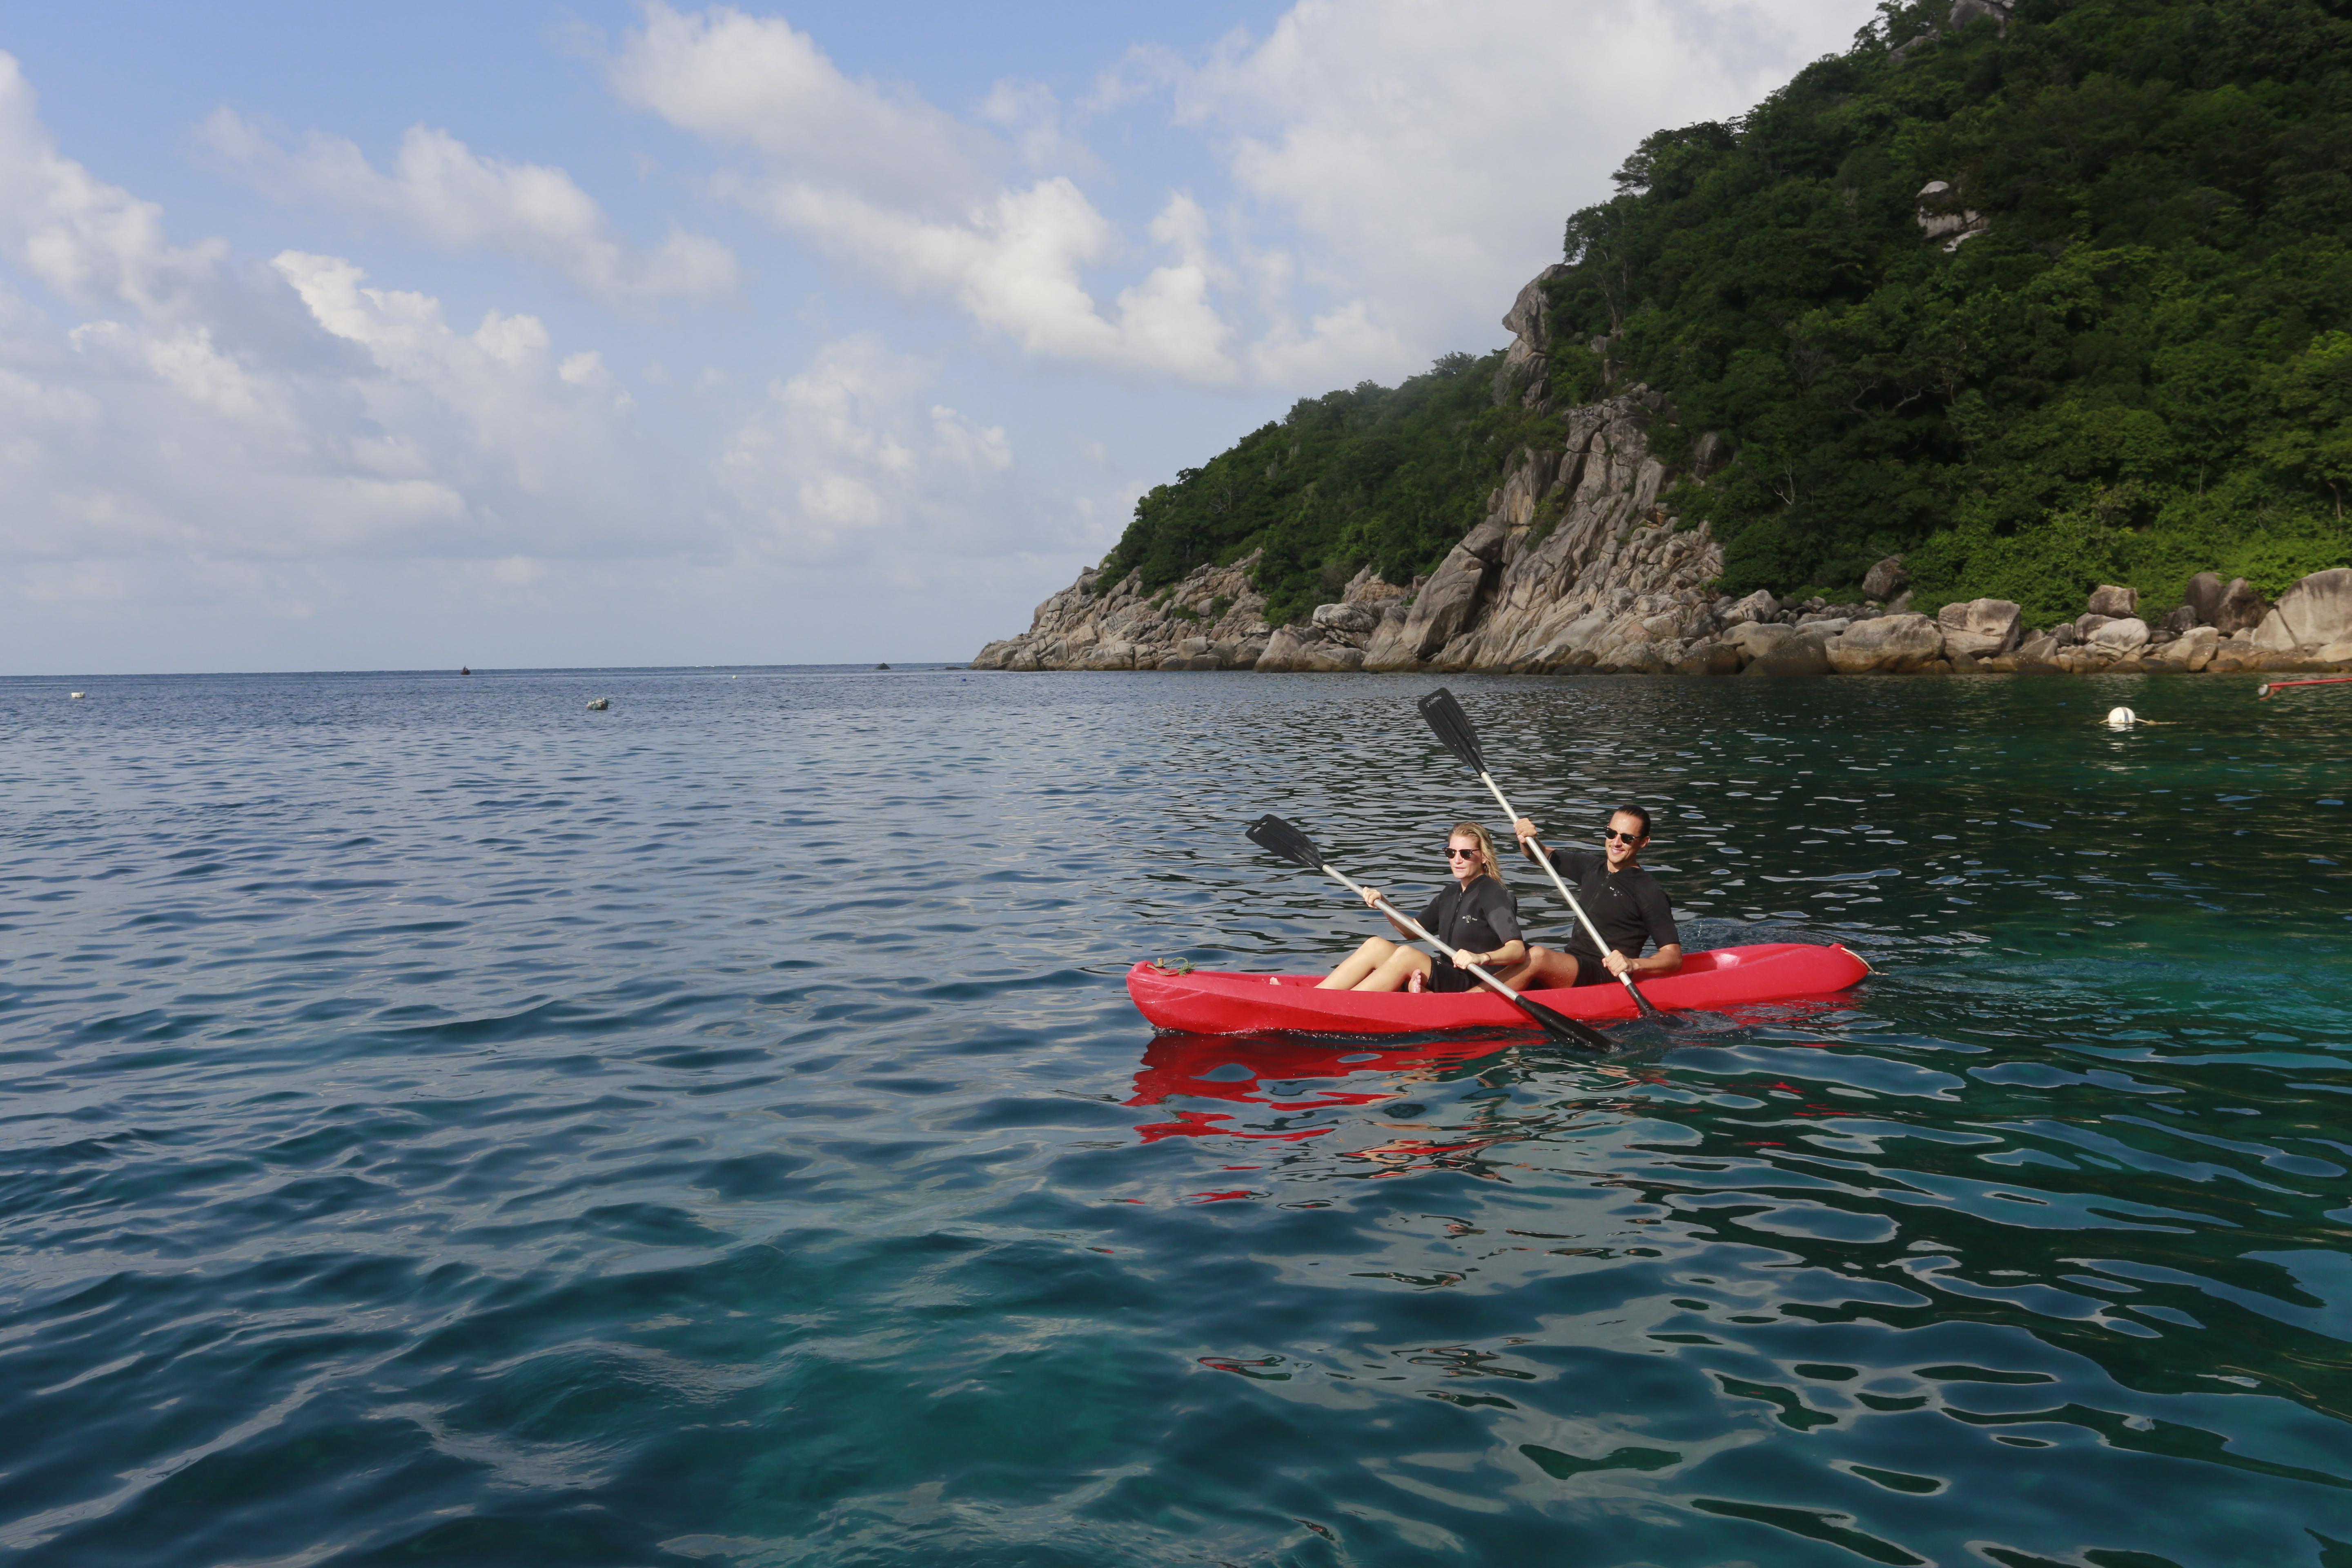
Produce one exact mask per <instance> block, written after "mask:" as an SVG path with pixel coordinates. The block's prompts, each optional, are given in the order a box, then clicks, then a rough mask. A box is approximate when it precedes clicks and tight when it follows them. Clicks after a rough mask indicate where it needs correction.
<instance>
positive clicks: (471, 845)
mask: <svg viewBox="0 0 2352 1568" xmlns="http://www.w3.org/2000/svg"><path fill="white" fill-rule="evenodd" d="M730 673H732V674H734V675H736V676H738V677H739V678H736V679H730ZM77 684H79V685H80V686H81V687H82V688H83V689H86V690H87V691H88V692H89V698H88V700H84V701H79V702H75V701H70V700H68V697H67V686H66V685H65V684H63V683H58V682H47V681H32V680H16V681H6V682H0V741H5V743H0V929H5V947H0V1089H5V1101H0V1114H5V1130H4V1131H0V1408H5V1410H6V1411H7V1413H8V1419H7V1421H6V1423H5V1426H0V1554H5V1555H6V1558H7V1560H8V1561H10V1562H12V1563H26V1564H74V1565H76V1568H87V1565H98V1564H114V1563H121V1564H134V1563H135V1564H142V1565H148V1564H196V1563H204V1564H214V1563H251V1564H263V1563H270V1564H277V1563H303V1564H309V1563H336V1564H356V1563H482V1564H493V1563H495V1564H515V1563H532V1564H575V1563H576V1564H606V1563H611V1564H696V1563H702V1564H779V1565H781V1564H819V1563H823V1564H835V1563H841V1564H848V1563H857V1564H887V1563H908V1564H914V1563H922V1564H1000V1563H1001V1564H1082V1563H1084V1564H1093V1563H1267V1564H1272V1563H1285V1564H1332V1565H1339V1564H1357V1565H1369V1564H1389V1563H1396V1564H1405V1563H1412V1564H1423V1563H1511V1564H1521V1563H1577V1564H1601V1563H1626V1564H1633V1563H1654V1564H1692V1565H1712V1564H1722V1563H1776V1564H1777V1563H1804V1564H1839V1565H1850V1564H1853V1563H1856V1562H1869V1563H1998V1564H2001V1565H2003V1568H2018V1565H2029V1564H2043V1563H2067V1564H2079V1565H2095V1568H2146V1565H2149V1564H2160V1563H2175V1564H2181V1565H2184V1568H2186V1565H2189V1564H2227V1563H2331V1564H2338V1563H2347V1562H2352V1546H2347V1545H2345V1544H2343V1543H2344V1542H2352V1409H2347V1403H2348V1402H2352V1377H2347V1341H2352V1258H2347V1247H2346V1243H2347V1234H2352V1179H2347V1167H2352V1098H2347V1097H2352V963H2347V948H2352V879H2347V870H2346V865H2345V863H2346V862H2352V805H2346V804H2345V800H2346V798H2347V795H2352V688H2333V689H2326V688H2319V689H2309V690H2305V691H2303V692H2299V693H2293V694H2290V695H2288V696H2284V697H2282V698H2280V699H2278V700H2274V701H2272V702H2268V703H2257V702H2255V701H2254V700H2252V679H2245V680H2240V679H2233V678H2193V679H2161V678H2128V677H2126V678H2085V679H2042V680H2033V679H1994V678H1977V679H1932V678H1928V679H1910V680H1858V679H1847V680H1823V681H1789V682H1762V681H1752V680H1718V681H1697V680H1693V681H1683V680H1670V679H1651V680H1642V679H1605V678H1595V679H1586V680H1581V681H1577V680H1570V681H1534V680H1507V679H1476V678H1465V679H1456V680H1454V682H1453V684H1454V688H1455V689H1456V690H1457V691H1458V692H1459V693H1460V694H1461V695H1462V697H1463V699H1464V700H1465V705H1466V706H1467V707H1468V708H1469V709H1470V710H1471V711H1472V713H1473V715H1474V716H1475V717H1476V718H1477V719H1478V720H1479V721H1480V722H1481V724H1482V726H1483V727H1484V729H1485V731H1486V738H1487V742H1488V750H1489V752H1490V755H1491V756H1492V758H1493V759H1494V761H1495V762H1496V766H1497V770H1498V773H1500V775H1501V776H1502V778H1503V779H1504V782H1505V783H1506V784H1507V786H1509V787H1511V788H1512V790H1513V792H1514V795H1515V797H1516V799H1517V801H1518V803H1519V804H1521V805H1523V806H1524V807H1525V808H1526V809H1528V810H1529V811H1530V812H1532V813H1533V814H1534V815H1536V816H1538V817H1540V818H1544V819H1545V820H1547V822H1548V823H1549V824H1554V825H1556V826H1557V831H1558V832H1559V836H1560V837H1577V836H1579V834H1580V831H1581V830H1582V829H1583V828H1586V827H1594V826H1597V825H1598V821H1599V817H1600V812H1601V809H1602V807H1603V806H1604V805H1606V804H1608V803H1612V802H1614V801H1617V800H1620V799H1624V798H1629V797H1633V798H1639V799H1641V800H1643V801H1644V802H1646V803H1648V804H1650V805H1652V807H1653V809H1654V810H1656V811H1657V812H1658V814H1659V821H1658V834H1657V839H1656V842H1655V845H1654V848H1653V849H1652V851H1651V853H1650V856H1649V859H1650V860H1651V861H1652V862H1653V863H1654V865H1656V866H1658V867H1659V868H1660V870H1661V875H1662V877H1663V878H1664V880H1665V881H1666V882H1667V884H1668V886H1669V887H1670V888H1671V889H1673V890H1674V891H1675V894H1676V896H1677V900H1678V902H1679V903H1680V904H1681V906H1682V907H1683V909H1684V911H1685V935H1686V937H1687V938H1688V939H1689V940H1690V941H1691V942H1693V943H1694V944H1695V945H1698V944H1713V943H1719V942H1739V941H1757V940H1774V939H1784V938H1789V937H1792V936H1793V937H1800V938H1803V939H1806V940H1829V939H1832V938H1834V939H1836V940H1840V941H1843V942H1847V943H1848V944H1849V945H1851V946H1853V947H1854V948H1855V949H1856V950H1857V951H1859V952H1862V953H1864V956H1866V957H1867V958H1868V959H1869V961H1870V962H1871V963H1872V964H1873V965H1874V967H1875V969H1876V971H1877V973H1875V974H1874V977H1873V978H1872V979H1871V980H1869V981H1867V982H1866V983H1865V984H1864V986H1863V987H1862V988H1861V989H1860V990H1859V991H1858V992H1856V993H1854V994H1852V995H1850V996H1848V997H1846V998H1843V999H1839V1000H1835V1001H1832V1002H1828V1003H1824V1004H1821V1005H1807V1006H1784V1007H1778V1008H1769V1009H1759V1010H1757V1011H1755V1012H1753V1013H1751V1014H1748V1015H1746V1016H1738V1017H1730V1016H1703V1017H1700V1018H1697V1019H1696V1020H1694V1021H1693V1022H1692V1023H1691V1024H1690V1025H1689V1026H1687V1027H1685V1028H1682V1029H1677V1030H1671V1031H1669V1030H1661V1029H1658V1028H1656V1027H1654V1026H1641V1025H1627V1026H1619V1027H1617V1028H1616V1029H1614V1030H1613V1031H1612V1033H1614V1034H1615V1035H1617V1036H1618V1037H1620V1038H1621V1040H1622V1045H1623V1047H1624V1048H1623V1049H1622V1051H1621V1052H1620V1053H1619V1054H1618V1055H1617V1056H1615V1057H1613V1058H1609V1059H1605V1060H1596V1059H1593V1058H1590V1057H1587V1056H1580V1055H1577V1054H1573V1053H1570V1052H1565V1051H1562V1050H1560V1049H1558V1048H1555V1047H1550V1046H1549V1045H1547V1044H1545V1043H1543V1042H1542V1041H1541V1039H1540V1037H1527V1036H1517V1037H1507V1038H1497V1039H1486V1040H1468V1041H1463V1040H1454V1041H1434V1042H1421V1043H1419V1044H1413V1043H1405V1044H1402V1045H1396V1044H1393V1043H1391V1045H1389V1046H1387V1047H1381V1048H1358V1047H1353V1046H1349V1045H1347V1044H1344V1043H1341V1044H1334V1043H1330V1042H1325V1043H1321V1044H1312V1043H1288V1044H1286V1043H1282V1042H1278V1041H1244V1040H1213V1039H1202V1038H1194V1037H1160V1038H1157V1039H1155V1038H1154V1037H1153V1036H1152V1033H1151V1031H1150V1028H1149V1027H1148V1026H1145V1025H1144V1024H1143V1022H1142V1021H1141V1019H1140V1018H1139V1017H1138V1016H1136V1014H1135V1013H1134V1012H1133V1010H1132V1009H1131V1008H1130V1007H1129V1005H1128V1002H1127V1000H1126V996H1125V994H1124V992H1123V990H1122V988H1121V984H1120V976H1121V974H1122V973H1123V972H1124V970H1125V968H1126V967H1127V965H1128V964H1129V963H1131V962H1132V961H1133V960H1134V959H1136V958H1138V957H1139V956H1145V955H1156V954H1165V953H1183V954H1186V955H1189V956H1190V957H1192V959H1193V960H1194V961H1195V962H1198V963H1210V964H1220V965H1233V966H1237V967H1274V966H1276V964H1278V963H1291V962H1296V961H1297V955H1299V954H1302V953H1312V954H1318V955H1322V956H1324V957H1329V956H1332V955H1336V954H1338V953H1339V952H1343V951H1345V949H1346V948H1347V947H1349V945H1351V944H1352V943H1353V942H1355V941H1356V940H1357V939H1358V938H1359V937H1360V935H1362V934H1363V933H1364V932H1365V931H1367V930H1369V929H1370V926H1368V924H1367V919H1368V917H1367V916H1366V915H1365V913H1364V911H1363V910H1360V908H1356V909H1351V908H1350V907H1349V905H1348V903H1347V902H1346V901H1345V900H1344V899H1343V898H1341V897H1338V896H1335V895H1336V894H1337V889H1332V888H1330V887H1329V885H1328V883H1319V882H1318V880H1317V879H1311V878H1309V877H1308V876H1307V875H1306V874H1305V873H1302V872H1299V871H1297V870H1295V869H1292V868H1285V867H1282V866H1279V865H1277V864H1275V863H1273V862H1272V861H1270V860H1269V859H1268V858H1265V856H1263V855H1261V854H1260V853H1258V852H1257V851H1256V850H1255V848H1254V847H1251V846H1250V845H1248V844H1247V843H1246V842H1244V840H1243V838H1242V837H1241V833H1240V829H1241V826H1242V825H1243V824H1244V823H1245V822H1246V821H1247V820H1248V819H1249V818H1251V817H1253V816H1256V815H1257V814H1258V813H1260V812H1263V811H1267V810H1273V811H1278V812H1280V813H1283V814H1284V815H1286V816H1291V817H1293V818H1295V819H1297V821H1299V822H1300V823H1301V824H1302V825H1304V826H1307V827H1308V828H1309V829H1310V830H1312V831H1314V832H1316V833H1317V834H1318V837H1320V838H1321V840H1322V841H1323V843H1324V846H1325V847H1326V849H1327V850H1328V852H1329V853H1330V854H1331V855H1332V856H1333V857H1334V858H1335V859H1336V860H1337V861H1338V862H1339V864H1341V865H1342V866H1344V867H1347V868H1349V869H1351V870H1354V871H1356V872H1358V873H1360V874H1361V875H1365V876H1368V877H1370V878H1372V879H1376V880H1379V881H1381V882H1383V883H1385V884H1386V885H1389V886H1391V887H1394V888H1399V889H1410V888H1433V887H1434V886H1435V885H1436V883H1437V881H1438V879H1439V878H1440V877H1441V876H1442V875H1443V869H1444V868H1443V866H1442V864H1441V860H1440V857H1439V854H1438V847H1439V846H1440V845H1441V844H1442V843H1443V835H1444V827H1445V826H1446V825H1447V824H1449V823H1450V822H1452V821H1453V820H1454V818H1456V817H1457V816H1464V815H1471V816H1480V817H1482V818H1485V819H1486V820H1489V821H1493V820H1494V818H1495V813H1494V812H1493V810H1492V809H1491V805H1489V806H1488V807H1486V809H1483V810H1482V809H1481V804H1480V799H1479V797H1478V796H1477V795H1475V794H1474V793H1473V792H1474V790H1475V781H1472V780H1471V779H1469V778H1468V777H1467V776H1466V775H1465V774H1464V773H1461V772H1460V771H1459V769H1458V768H1457V767H1456V766H1455V764H1454V763H1452V762H1451V761H1450V760H1448V759H1446V758H1445V757H1444V755H1443V754H1442V753H1440V752H1437V751H1436V749H1435V747H1434V745H1433V743H1432V742H1430V741H1429V740H1428V739H1427V738H1426V736H1425V734H1424V732H1423V731H1422V730H1421V729H1420V727H1419V723H1418V721H1417V720H1416V719H1415V718H1414V717H1413V714H1412V708H1411V703H1410V700H1411V699H1412V697H1413V696H1415V695H1417V694H1418V693H1419V692H1420V691H1422V690H1423V689H1426V687H1427V685H1428V684H1429V683H1428V682H1426V681H1414V680H1409V679H1394V680H1391V679H1381V678H1360V677H1307V676H1302V677H1241V676H1232V677H1212V676H1151V675H1045V676H966V675H960V674H957V673H954V672H943V671H937V670H927V671H893V672H889V673H887V674H882V673H874V672H862V673H861V672H844V671H824V670H814V671H758V670H745V671H740V672H726V671H717V672H714V671H672V672H599V673H595V674H592V675H566V674H542V675H529V674H526V675H491V676H478V677H475V678H473V679H468V680H460V679H457V678H454V677H438V676H434V677H425V676H413V677H412V676H401V677H390V676H387V677H374V678H367V677H350V678H344V677H268V678H251V679H228V678H222V679H149V680H131V679H97V678H93V679H89V680H87V681H84V682H79V683H77ZM595 695H609V696H611V697H612V699H613V708H612V710H611V711H609V712H604V713H589V712H586V711H584V710H583V704H584V702H585V700H587V699H588V698H589V697H591V696H595ZM2118 701H2122V702H2128V703H2130V704H2131V705H2132V706H2134V707H2135V708H2137V709H2138V710H2139V711H2140V712H2141V713H2142V714H2144V715H2146V716H2147V717H2149V718H2151V719H2155V720H2159V721H2163V722H2162V724H2161V725H2160V726H2156V727H2144V728H2141V729H2139V730H2136V731H2129V732H2125V733H2117V732H2114V731H2108V730H2106V729H2105V728H2103V727H2101V726H2099V725H2098V724H2096V723H2095V718H2096V717H2097V715H2099V714H2101V713H2104V712H2105V710H2106V709H2107V708H2108V707H2109V706H2111V705H2112V704H2114V703H2116V702H2118ZM1518 886H1519V890H1520V892H1521V896H1522V898H1523V900H1525V903H1526V905H1527V906H1528V909H1529V910H1530V912H1531V913H1535V914H1538V918H1540V919H1545V920H1549V919H1552V918H1553V912H1552V911H1549V906H1548V901H1547V900H1543V899H1539V898H1538V893H1537V888H1536V886H1535V885H1534V884H1533V882H1532V880H1531V879H1520V881H1519V883H1518Z"/></svg>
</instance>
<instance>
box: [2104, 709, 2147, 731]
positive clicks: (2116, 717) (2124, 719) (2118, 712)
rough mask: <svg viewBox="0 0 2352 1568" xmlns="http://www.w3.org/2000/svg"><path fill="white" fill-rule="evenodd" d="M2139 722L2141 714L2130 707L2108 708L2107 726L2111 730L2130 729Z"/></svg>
mask: <svg viewBox="0 0 2352 1568" xmlns="http://www.w3.org/2000/svg"><path fill="white" fill-rule="evenodd" d="M2138 722H2139V715H2138V714H2137V713H2135V712H2133V711H2132V710H2130V709H2128V708H2110V709H2108V710H2107V728H2108V729H2110V730H2128V729H2130V728H2131V727H2132V726H2133V725H2135V724H2137V723H2138Z"/></svg>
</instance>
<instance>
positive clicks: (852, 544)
mask: <svg viewBox="0 0 2352 1568" xmlns="http://www.w3.org/2000/svg"><path fill="white" fill-rule="evenodd" d="M933 375H934V369H933V367H932V366H930V365H929V364H926V363H923V362H922V361H919V360H916V359H911V358H908V356H906V355H903V354H897V353H891V352H890V351H889V350H888V349H887V348H885V347H884V346H883V345H882V343H881V342H880V341H879V340H878V339H876V338H873V337H871V336H864V335H861V336H858V337H854V338H846V339H844V340H842V341H840V342H835V343H829V344H827V345H826V346H825V347H824V349H823V350H822V351H821V352H820V353H818V354H817V355H816V356H815V359H814V361H813V363H811V364H810V365H809V367H808V368H807V369H806V370H804V371H803V372H802V373H801V374H798V375H795V376H793V377H791V378H789V379H786V380H780V381H777V382H775V383H773V384H771V385H770V387H769V388H768V401H767V405H766V406H764V407H763V408H761V410H759V412H758V413H756V414H755V415H753V416H752V417H751V419H749V420H747V421H746V422H745V423H744V424H743V426H741V427H740V429H738V430H737V431H736V433H735V435H734V437H733V438H732V439H731V440H730V442H729V443H728V446H727V449H726V452H725V454H724V455H723V456H722V457H721V458H720V472H721V475H722V476H723V479H724V483H725V485H726V487H727V489H728V490H729V492H730V494H731V496H732V497H733V499H734V500H735V501H736V503H737V504H738V505H739V506H740V509H741V510H742V513H743V514H744V515H745V516H746V517H747V518H749V519H751V520H752V522H753V526H754V529H755V532H754V535H753V538H752V541H751V542H752V544H753V547H754V548H755V549H757V550H759V551H761V552H765V553H768V554H771V555H774V556H779V557H783V558H788V559H791V560H794V561H798V562H801V563H813V564H824V565H835V564H840V563H845V562H847V561H850V560H854V559H866V560H872V561H884V562H886V563H893V564H894V569H897V570H899V571H902V572H903V571H905V570H907V569H908V568H909V566H910V565H911V564H912V563H914V562H915V561H916V560H918V559H919V558H923V557H929V558H931V559H932V560H933V561H934V563H935V564H936V563H937V562H938V561H939V559H940V558H943V557H970V556H971V555H974V554H985V553H1001V552H1003V551H1005V550H1007V549H1014V548H1020V547H1021V546H1022V545H1023V544H1024V543H1025V541H1023V540H1020V539H1017V538H1008V537H1007V536H1006V534H1005V531H1004V528H1003V521H1004V519H1005V518H1006V517H1007V516H1008V515H1009V514H1010V512H1011V510H1012V509H1011V508H1009V507H1008V506H1006V505H1004V504H1003V501H1004V499H1005V496H1006V487H1007V481H1008V479H1009V476H1010V473H1011V470H1012V468H1013V447H1012V443H1011V442H1010V441H1009V440H1008V439H1007V438H1006V437H1005V433H1004V431H1003V428H1002V427H1001V426H983V425H982V424H980V423H979V422H978V421H976V420H974V419H971V418H970V417H969V416H965V415H963V414H961V413H960V412H958V411H957V410H956V409H953V408H950V407H949V406H947V405H944V404H940V403H937V402H934V401H932V400H931V398H930V397H929V388H930V384H931V381H932V378H933Z"/></svg>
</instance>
